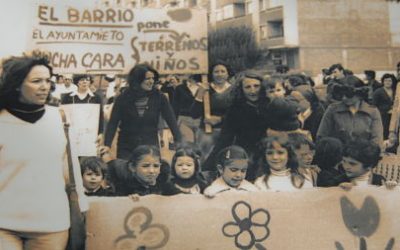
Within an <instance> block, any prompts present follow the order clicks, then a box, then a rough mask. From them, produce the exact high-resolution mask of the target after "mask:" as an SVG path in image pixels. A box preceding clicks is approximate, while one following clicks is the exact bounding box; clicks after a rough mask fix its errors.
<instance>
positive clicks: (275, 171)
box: [254, 136, 313, 191]
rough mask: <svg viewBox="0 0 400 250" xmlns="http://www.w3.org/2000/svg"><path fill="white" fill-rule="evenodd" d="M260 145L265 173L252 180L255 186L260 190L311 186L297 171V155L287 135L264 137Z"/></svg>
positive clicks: (295, 188)
mask: <svg viewBox="0 0 400 250" xmlns="http://www.w3.org/2000/svg"><path fill="white" fill-rule="evenodd" d="M261 147H262V152H264V157H263V158H262V166H263V168H264V172H265V174H264V175H262V176H260V177H259V178H257V180H256V181H255V182H254V184H255V186H256V187H258V188H259V189H260V190H262V191H295V190H299V189H302V188H312V187H313V184H312V183H311V182H310V181H308V180H307V179H306V178H305V177H304V176H303V175H302V174H300V173H299V171H298V167H299V164H298V161H297V157H296V154H295V152H294V150H293V148H292V146H291V144H290V142H289V140H288V137H287V136H280V137H276V136H270V137H268V138H264V139H263V140H262V141H261Z"/></svg>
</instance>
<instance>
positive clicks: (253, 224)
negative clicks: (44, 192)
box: [87, 187, 400, 250]
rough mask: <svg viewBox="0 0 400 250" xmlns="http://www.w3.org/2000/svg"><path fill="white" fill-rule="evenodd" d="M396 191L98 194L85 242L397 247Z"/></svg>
mask: <svg viewBox="0 0 400 250" xmlns="http://www.w3.org/2000/svg"><path fill="white" fill-rule="evenodd" d="M399 192H400V189H399V187H397V188H396V189H395V190H386V189H385V188H384V187H370V188H362V189H361V188H354V189H352V190H351V191H344V190H342V189H340V188H327V189H317V188H316V189H312V190H307V191H299V192H256V193H245V192H227V193H222V194H220V195H219V196H217V197H215V198H213V199H208V198H206V197H204V196H201V195H177V196H172V197H164V196H157V195H150V196H145V197H141V198H140V200H139V201H136V202H134V201H132V200H130V199H129V198H126V197H117V198H102V197H98V198H93V199H91V200H90V209H89V212H88V214H87V232H88V238H87V249H88V250H94V249H96V250H102V249H104V250H112V249H115V250H117V249H118V250H121V249H171V250H173V249H187V250H192V249H193V250H195V249H199V250H200V249H201V250H206V249H207V250H210V249H270V250H273V249H279V250H285V249H287V250H295V249H299V250H302V249H307V250H321V249H399V248H400V216H399V211H400V199H399V198H398V197H399ZM360 245H361V246H363V247H364V248H362V247H361V246H360ZM360 247H361V248H360Z"/></svg>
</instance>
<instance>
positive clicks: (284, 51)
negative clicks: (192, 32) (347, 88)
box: [209, 0, 400, 74]
mask: <svg viewBox="0 0 400 250" xmlns="http://www.w3.org/2000/svg"><path fill="white" fill-rule="evenodd" d="M209 11H210V18H209V19H210V28H212V29H220V28H224V27H232V26H242V25H245V26H248V27H251V28H252V29H253V30H254V32H255V34H256V37H257V40H258V41H259V45H260V46H261V48H263V49H264V50H265V51H266V53H267V58H266V59H265V64H266V67H270V68H272V67H274V65H278V64H286V65H288V66H289V67H290V68H292V69H299V70H305V71H307V72H309V73H312V74H318V73H319V72H320V70H321V68H322V67H328V66H329V65H331V64H333V63H338V62H340V63H342V64H343V65H344V66H345V67H347V68H350V69H352V70H353V71H354V72H355V73H360V72H362V71H363V70H364V69H374V70H377V71H385V70H394V68H395V65H396V64H397V63H398V62H399V61H400V3H395V2H388V1H385V0H211V4H210V10H209Z"/></svg>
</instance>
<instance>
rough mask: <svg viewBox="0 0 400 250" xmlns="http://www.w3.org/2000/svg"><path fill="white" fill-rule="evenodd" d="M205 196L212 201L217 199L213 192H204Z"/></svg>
mask: <svg viewBox="0 0 400 250" xmlns="http://www.w3.org/2000/svg"><path fill="white" fill-rule="evenodd" d="M204 196H205V197H207V198H209V199H212V198H214V197H215V193H212V192H204Z"/></svg>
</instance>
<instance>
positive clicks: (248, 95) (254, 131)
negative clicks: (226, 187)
mask: <svg viewBox="0 0 400 250" xmlns="http://www.w3.org/2000/svg"><path fill="white" fill-rule="evenodd" d="M262 81H263V78H262V76H260V75H259V74H258V73H257V72H255V71H251V70H248V71H245V72H242V73H241V74H240V75H239V77H238V80H237V84H236V87H235V91H234V93H235V94H234V99H233V103H232V106H231V107H230V108H229V109H228V110H227V112H226V114H225V117H224V120H223V124H222V128H221V133H220V135H219V137H218V139H217V140H216V144H215V146H214V148H213V150H212V152H211V154H210V156H209V157H208V159H207V161H206V162H205V163H204V165H203V169H208V170H215V171H216V164H215V160H216V159H215V157H216V156H217V154H218V152H219V151H220V150H222V149H223V148H225V147H227V146H230V145H232V143H235V145H238V146H240V147H242V148H243V149H245V150H246V152H247V154H249V156H250V157H252V156H253V155H254V153H255V150H256V145H257V143H258V141H259V140H260V138H262V137H263V136H264V135H265V132H266V129H267V125H266V122H265V121H266V119H265V117H264V116H262V114H261V110H260V108H261V107H262V105H264V104H265V103H266V100H267V98H266V96H265V89H264V87H263V86H262ZM253 167H254V166H252V165H250V166H249V169H248V171H247V178H248V179H250V180H254V178H255V177H256V176H255V169H254V168H253Z"/></svg>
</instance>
